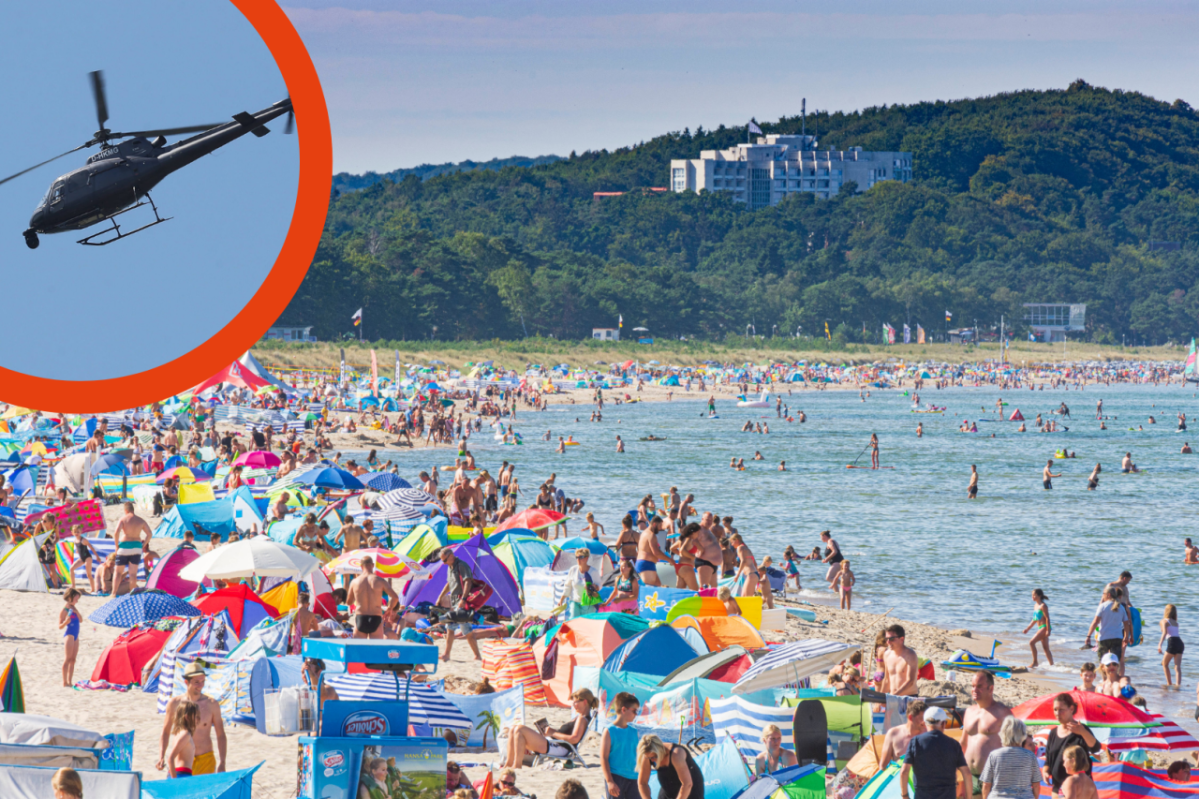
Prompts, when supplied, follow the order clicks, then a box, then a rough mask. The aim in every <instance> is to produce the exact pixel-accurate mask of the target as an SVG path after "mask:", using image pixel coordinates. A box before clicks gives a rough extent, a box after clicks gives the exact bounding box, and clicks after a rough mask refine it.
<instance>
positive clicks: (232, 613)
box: [192, 583, 279, 640]
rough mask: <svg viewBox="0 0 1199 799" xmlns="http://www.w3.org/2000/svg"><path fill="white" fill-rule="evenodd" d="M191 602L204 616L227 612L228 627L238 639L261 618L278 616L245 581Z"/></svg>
mask: <svg viewBox="0 0 1199 799" xmlns="http://www.w3.org/2000/svg"><path fill="white" fill-rule="evenodd" d="M192 604H193V605H195V606H196V607H197V608H199V609H200V612H202V613H203V614H204V615H206V616H207V615H212V614H215V613H220V612H221V611H225V612H227V613H228V614H229V622H230V627H231V629H232V630H233V632H234V634H235V635H236V636H237V637H238V639H239V640H240V639H242V638H244V637H245V636H246V634H247V633H249V632H250V630H252V629H253V628H254V626H255V625H256V624H258V623H259V622H260V621H262V620H263V619H266V618H271V619H274V618H278V616H279V612H278V611H277V610H275V609H274V608H273V607H271V606H270V605H268V604H267V603H266V602H264V601H263V600H262V597H260V596H258V594H256V593H254V590H253V589H252V588H250V586H248V585H246V584H245V583H237V584H236V585H231V586H228V587H226V588H222V589H221V590H219V591H213V592H212V593H211V594H205V595H204V596H202V597H200V598H198V599H197V600H196V601H195V602H193V603H192Z"/></svg>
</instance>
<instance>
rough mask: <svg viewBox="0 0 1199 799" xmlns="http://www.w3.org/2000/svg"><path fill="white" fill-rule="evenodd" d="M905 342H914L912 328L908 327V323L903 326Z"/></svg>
mask: <svg viewBox="0 0 1199 799" xmlns="http://www.w3.org/2000/svg"><path fill="white" fill-rule="evenodd" d="M903 343H904V344H911V343H912V328H910V327H908V326H907V325H906V324H905V325H904V326H903Z"/></svg>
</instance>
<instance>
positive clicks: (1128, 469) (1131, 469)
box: [1120, 452, 1141, 474]
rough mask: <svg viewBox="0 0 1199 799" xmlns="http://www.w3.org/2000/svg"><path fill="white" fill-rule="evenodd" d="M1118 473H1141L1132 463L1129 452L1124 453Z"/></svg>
mask: <svg viewBox="0 0 1199 799" xmlns="http://www.w3.org/2000/svg"><path fill="white" fill-rule="evenodd" d="M1120 471H1122V472H1124V474H1134V473H1136V472H1139V471H1141V470H1140V469H1138V468H1137V465H1136V464H1135V463H1133V462H1132V453H1131V452H1125V453H1124V460H1122V461H1120Z"/></svg>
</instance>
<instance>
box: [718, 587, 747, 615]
mask: <svg viewBox="0 0 1199 799" xmlns="http://www.w3.org/2000/svg"><path fill="white" fill-rule="evenodd" d="M716 598H717V599H719V600H720V601H721V602H723V603H724V611H725V613H726V614H728V615H729V616H740V615H741V606H740V605H738V604H737V600H736V599H734V598H733V590H732V589H731V588H729V587H728V586H727V585H722V586H721V587H720V588H719V589H718V590H717V591H716Z"/></svg>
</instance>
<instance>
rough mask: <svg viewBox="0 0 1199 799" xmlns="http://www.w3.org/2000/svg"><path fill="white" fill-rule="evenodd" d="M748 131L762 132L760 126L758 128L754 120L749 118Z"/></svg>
mask: <svg viewBox="0 0 1199 799" xmlns="http://www.w3.org/2000/svg"><path fill="white" fill-rule="evenodd" d="M749 132H750V133H761V132H762V129H761V128H759V127H758V125H757V123H756V122H754V121H753V120H752V119H751V120H750V121H749Z"/></svg>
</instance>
